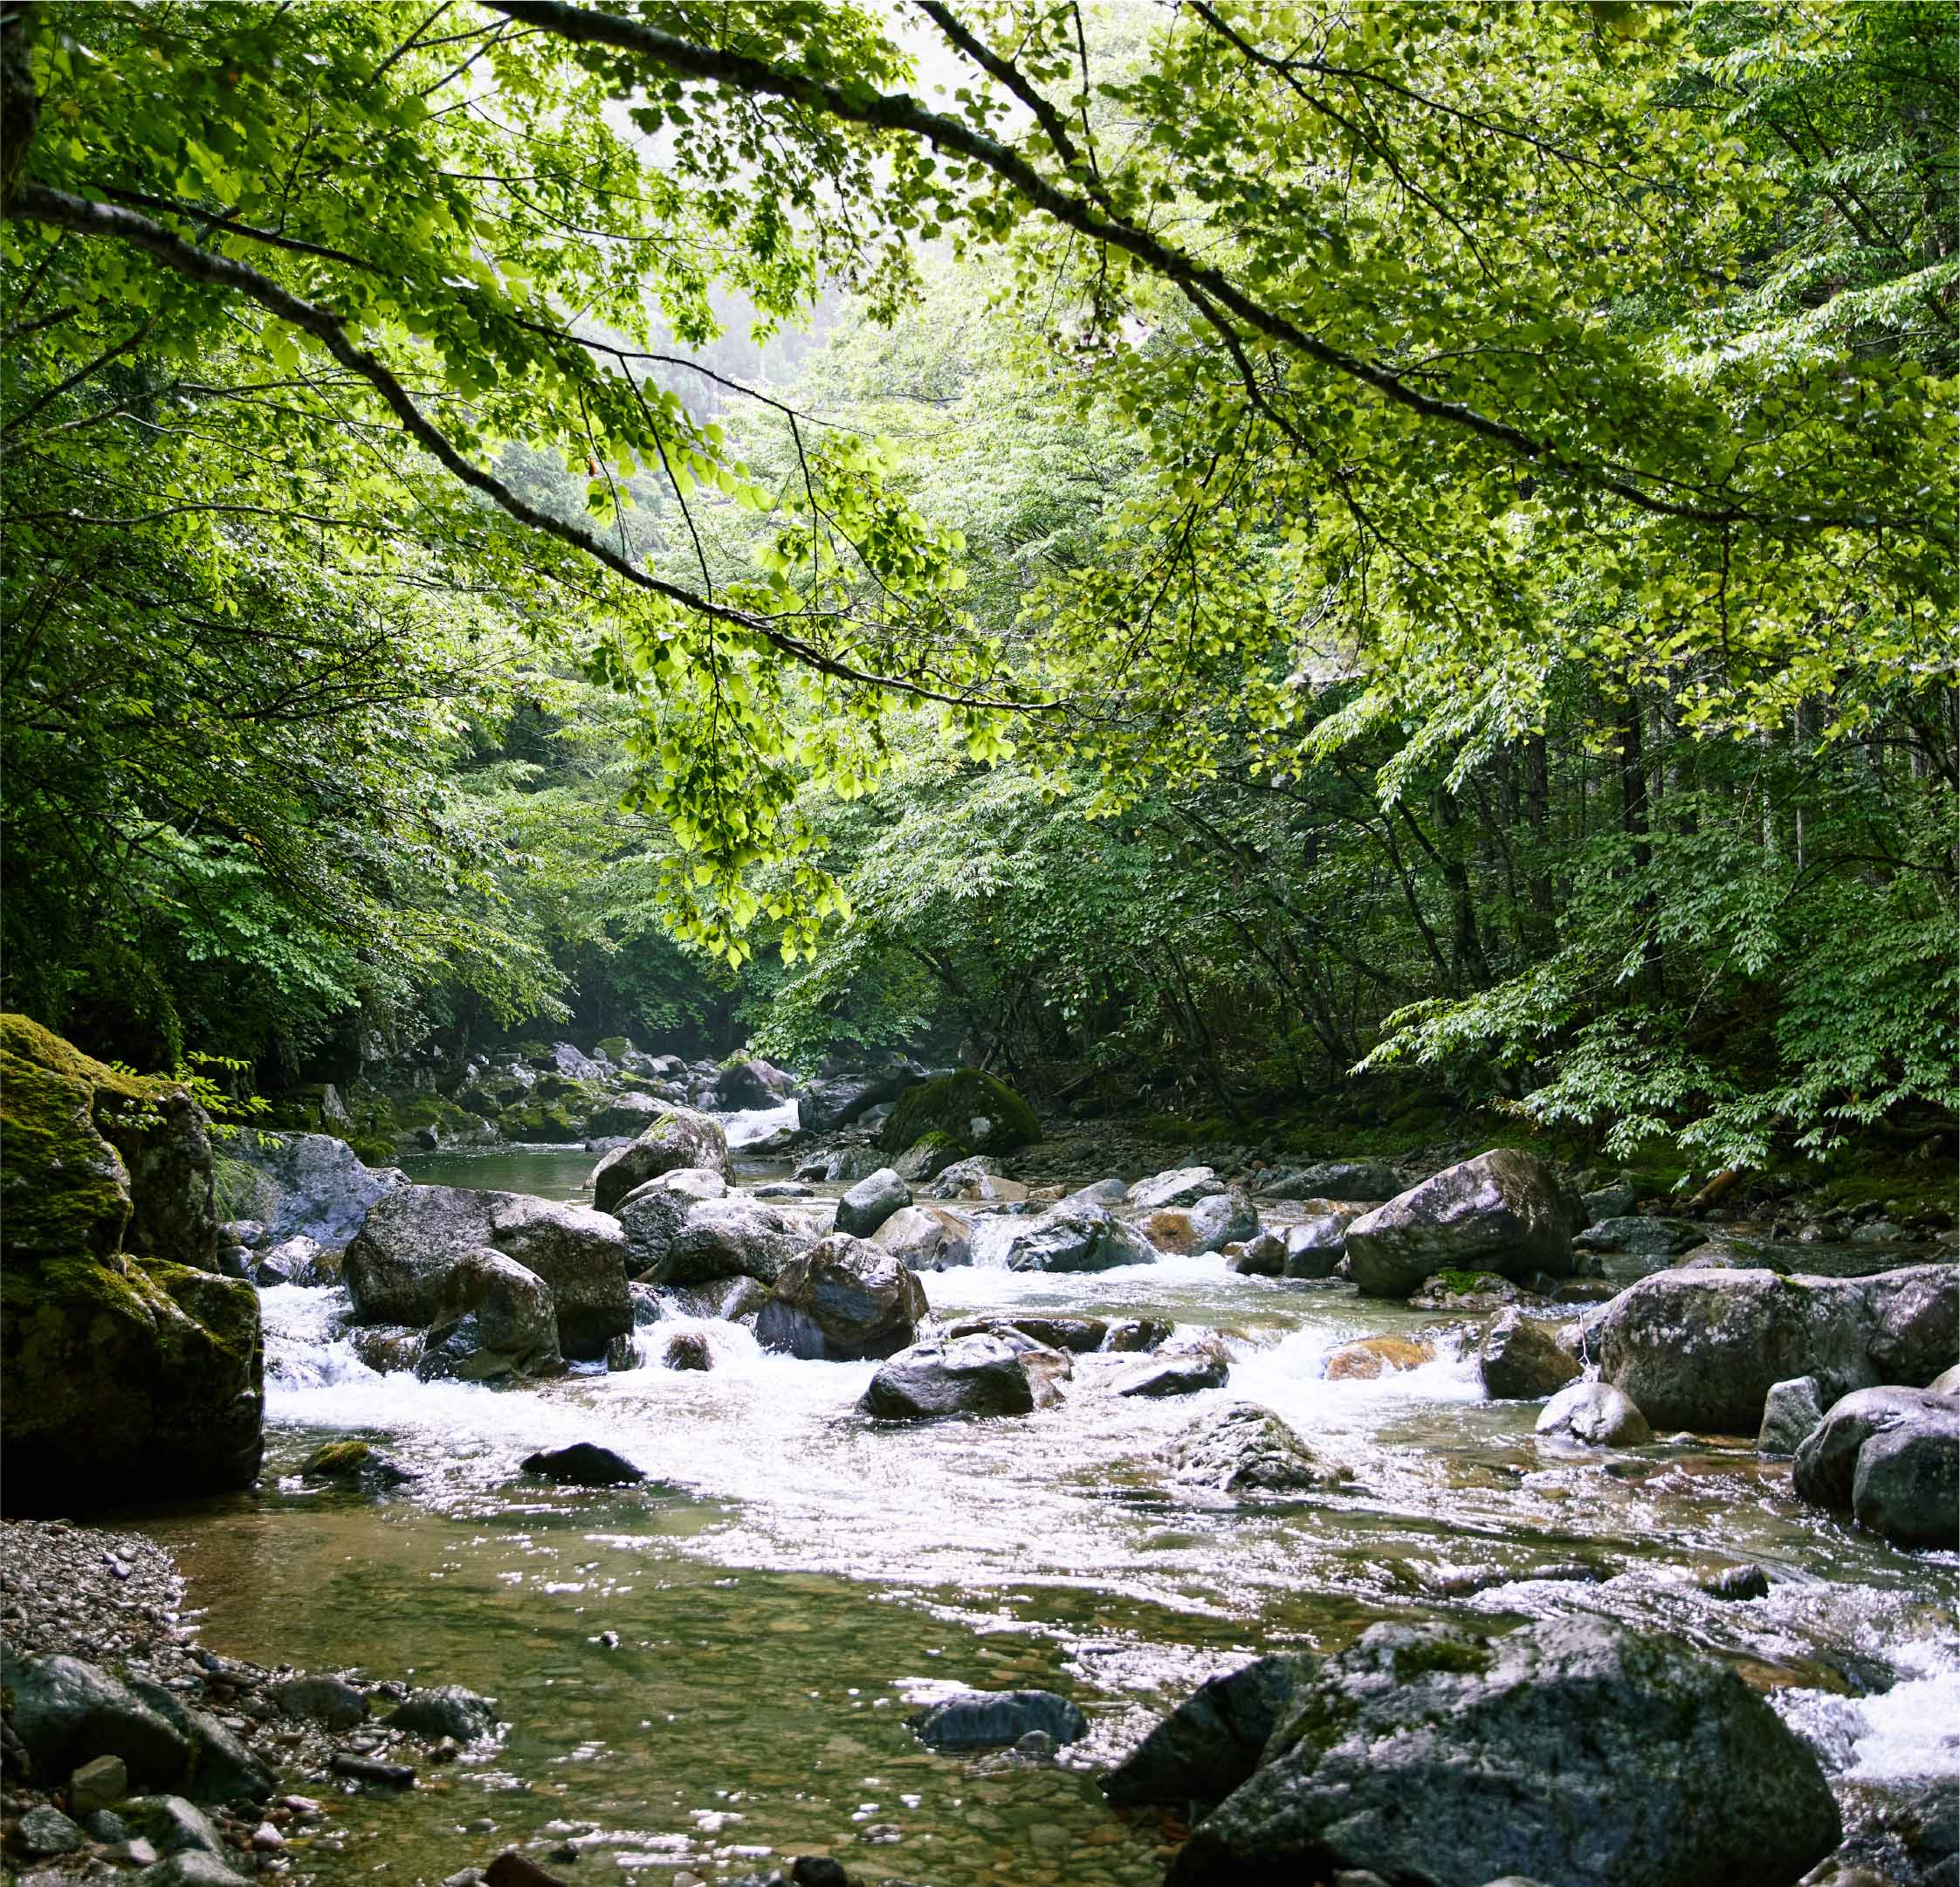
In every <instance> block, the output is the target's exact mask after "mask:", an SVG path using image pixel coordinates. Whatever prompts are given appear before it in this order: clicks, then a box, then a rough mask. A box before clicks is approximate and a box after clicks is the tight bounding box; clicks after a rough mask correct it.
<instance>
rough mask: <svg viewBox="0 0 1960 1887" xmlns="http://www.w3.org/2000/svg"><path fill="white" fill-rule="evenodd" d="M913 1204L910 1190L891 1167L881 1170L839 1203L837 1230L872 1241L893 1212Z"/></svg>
mask: <svg viewBox="0 0 1960 1887" xmlns="http://www.w3.org/2000/svg"><path fill="white" fill-rule="evenodd" d="M911 1202H912V1189H911V1187H909V1186H908V1185H906V1184H905V1182H904V1181H903V1180H902V1179H900V1178H899V1177H898V1175H897V1174H896V1173H894V1172H893V1171H892V1170H891V1167H879V1168H878V1170H877V1172H876V1173H873V1174H870V1175H869V1176H868V1177H866V1178H864V1179H862V1180H860V1181H858V1182H857V1183H856V1185H855V1186H854V1187H852V1188H851V1189H850V1190H849V1192H848V1193H846V1194H845V1195H843V1197H842V1199H840V1200H839V1201H838V1202H837V1221H836V1229H838V1230H839V1231H840V1232H849V1234H850V1235H851V1236H852V1237H854V1238H869V1237H870V1236H871V1234H872V1233H873V1232H875V1231H877V1229H878V1227H879V1226H881V1225H883V1224H884V1222H885V1221H886V1220H887V1219H889V1218H890V1217H891V1215H892V1214H893V1213H894V1212H897V1210H898V1209H900V1208H901V1207H903V1206H909V1205H910V1204H911Z"/></svg>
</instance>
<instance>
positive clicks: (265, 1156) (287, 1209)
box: [225, 1131, 407, 1251]
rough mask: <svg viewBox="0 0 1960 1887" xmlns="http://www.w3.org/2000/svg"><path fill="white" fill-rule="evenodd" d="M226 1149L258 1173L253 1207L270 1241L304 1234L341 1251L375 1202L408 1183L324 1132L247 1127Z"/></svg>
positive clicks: (352, 1238)
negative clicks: (262, 1130)
mask: <svg viewBox="0 0 1960 1887" xmlns="http://www.w3.org/2000/svg"><path fill="white" fill-rule="evenodd" d="M225 1153H226V1156H227V1157H228V1158H232V1159H236V1160H237V1161H239V1162H240V1164H241V1165H242V1166H243V1167H247V1168H249V1169H250V1170H251V1172H252V1173H254V1174H257V1175H258V1180H259V1188H258V1197H257V1198H256V1199H255V1201H254V1202H253V1208H254V1213H255V1216H258V1218H260V1219H262V1220H264V1222H265V1243H268V1244H278V1243H280V1242H281V1241H283V1240H285V1239H288V1238H298V1237H306V1238H311V1239H313V1240H315V1241H316V1242H317V1243H320V1245H321V1246H323V1247H324V1248H325V1249H326V1250H328V1251H344V1250H346V1249H347V1246H348V1245H349V1244H350V1243H352V1242H353V1240H354V1235H355V1234H356V1233H357V1232H359V1231H360V1229H361V1226H362V1224H363V1223H364V1222H366V1220H367V1217H368V1211H369V1209H371V1208H372V1207H373V1205H374V1203H375V1201H376V1200H377V1199H380V1198H381V1197H382V1195H384V1194H388V1193H391V1192H393V1191H394V1190H395V1188H397V1187H399V1186H403V1185H405V1184H407V1181H405V1180H403V1178H402V1175H401V1174H399V1173H397V1172H396V1171H395V1169H394V1168H393V1167H382V1168H380V1169H378V1170H377V1169H376V1168H375V1167H369V1166H366V1165H364V1164H363V1163H362V1162H361V1158H360V1156H359V1155H358V1154H355V1152H354V1149H353V1147H349V1146H348V1145H347V1142H346V1141H345V1140H335V1139H334V1137H333V1136H332V1135H331V1134H327V1133H252V1132H249V1131H248V1132H245V1133H240V1134H239V1135H238V1137H237V1140H235V1141H234V1142H232V1143H231V1144H230V1146H229V1147H226V1149H225Z"/></svg>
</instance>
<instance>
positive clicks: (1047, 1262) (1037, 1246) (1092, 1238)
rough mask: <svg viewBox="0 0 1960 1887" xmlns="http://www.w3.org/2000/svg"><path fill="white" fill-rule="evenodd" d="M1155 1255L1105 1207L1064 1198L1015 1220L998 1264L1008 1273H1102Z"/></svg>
mask: <svg viewBox="0 0 1960 1887" xmlns="http://www.w3.org/2000/svg"><path fill="white" fill-rule="evenodd" d="M1157 1257H1159V1252H1158V1250H1157V1248H1156V1246H1154V1245H1153V1244H1152V1243H1151V1242H1150V1241H1149V1240H1148V1239H1147V1238H1146V1237H1145V1236H1144V1235H1143V1234H1142V1233H1141V1232H1139V1231H1138V1229H1136V1227H1134V1226H1133V1225H1126V1224H1125V1223H1124V1222H1123V1221H1122V1220H1121V1219H1118V1218H1115V1217H1112V1216H1111V1214H1110V1213H1109V1212H1108V1211H1107V1210H1106V1209H1104V1208H1103V1207H1101V1206H1094V1205H1088V1204H1081V1205H1071V1204H1069V1202H1068V1201H1067V1200H1063V1202H1061V1203H1060V1204H1059V1205H1055V1206H1050V1207H1049V1209H1048V1210H1047V1211H1046V1212H1043V1213H1041V1214H1038V1215H1037V1216H1035V1217H1034V1218H1031V1219H1021V1220H1017V1221H1015V1222H1014V1230H1013V1233H1012V1235H1011V1236H1009V1237H1008V1241H1007V1243H1006V1245H1005V1247H1004V1248H1003V1250H1002V1252H1001V1257H1000V1261H999V1262H1000V1263H1001V1264H1004V1265H1005V1266H1006V1267H1007V1269H1008V1271H1110V1270H1111V1269H1113V1268H1114V1267H1115V1266H1117V1265H1119V1264H1152V1263H1153V1262H1154V1261H1155V1260H1156V1259H1157Z"/></svg>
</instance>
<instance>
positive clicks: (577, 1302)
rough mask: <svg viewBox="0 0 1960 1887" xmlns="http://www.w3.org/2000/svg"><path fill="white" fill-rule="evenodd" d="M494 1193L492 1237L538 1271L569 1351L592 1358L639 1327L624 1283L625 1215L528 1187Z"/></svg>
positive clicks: (491, 1240)
mask: <svg viewBox="0 0 1960 1887" xmlns="http://www.w3.org/2000/svg"><path fill="white" fill-rule="evenodd" d="M492 1196H493V1197H495V1198H496V1200H497V1205H496V1209H495V1210H494V1211H493V1212H492V1215H491V1220H490V1236H489V1238H488V1240H487V1241H486V1243H489V1244H492V1245H493V1246H495V1247H496V1249H497V1250H499V1251H501V1252H503V1253H504V1254H505V1257H512V1258H515V1259H516V1260H517V1262H518V1263H519V1264H521V1265H523V1266H524V1267H525V1269H526V1270H527V1271H535V1272H536V1273H537V1275H538V1276H539V1277H540V1278H543V1279H544V1281H545V1283H546V1284H547V1285H548V1286H549V1287H550V1289H551V1296H552V1302H553V1303H554V1304H555V1305H557V1307H558V1341H559V1344H560V1346H561V1347H562V1348H563V1350H564V1352H565V1353H566V1355H567V1356H575V1357H581V1358H585V1359H588V1360H589V1359H592V1358H595V1357H600V1356H603V1355H604V1354H605V1353H606V1345H607V1344H608V1343H609V1342H610V1341H611V1339H613V1338H615V1337H616V1336H620V1335H622V1334H623V1333H625V1332H627V1331H629V1330H630V1329H631V1328H632V1327H633V1302H632V1298H631V1296H630V1295H629V1292H628V1291H627V1288H626V1281H627V1278H626V1258H627V1250H626V1234H625V1233H624V1232H623V1231H622V1229H620V1223H619V1221H618V1220H617V1219H616V1218H614V1217H612V1216H611V1215H610V1214H609V1213H604V1212H596V1211H595V1210H594V1209H592V1208H591V1207H590V1206H580V1205H573V1204H570V1203H568V1202H566V1201H563V1200H558V1199H533V1197H531V1195H529V1194H526V1193H505V1194H499V1195H492Z"/></svg>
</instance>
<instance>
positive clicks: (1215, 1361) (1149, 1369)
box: [1116, 1333, 1232, 1396]
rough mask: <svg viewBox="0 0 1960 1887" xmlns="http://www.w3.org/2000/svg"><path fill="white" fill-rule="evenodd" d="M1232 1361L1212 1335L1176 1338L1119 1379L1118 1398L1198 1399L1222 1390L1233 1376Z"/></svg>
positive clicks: (1223, 1347) (1117, 1386)
mask: <svg viewBox="0 0 1960 1887" xmlns="http://www.w3.org/2000/svg"><path fill="white" fill-rule="evenodd" d="M1231 1369H1232V1359H1231V1357H1230V1355H1229V1354H1228V1352H1227V1350H1226V1347H1225V1346H1224V1345H1223V1344H1222V1343H1221V1342H1220V1341H1219V1339H1217V1338H1216V1337H1214V1336H1211V1335H1209V1334H1208V1333H1207V1334H1204V1335H1193V1336H1189V1337H1179V1338H1174V1339H1173V1340H1172V1341H1171V1342H1169V1343H1166V1344H1165V1345H1164V1346H1162V1347H1161V1348H1160V1349H1159V1350H1158V1351H1157V1353H1155V1355H1153V1356H1152V1358H1151V1360H1149V1361H1148V1362H1147V1363H1143V1364H1140V1365H1138V1367H1136V1368H1134V1369H1132V1370H1131V1371H1130V1372H1129V1373H1128V1374H1126V1375H1124V1376H1122V1377H1120V1378H1118V1381H1117V1385H1116V1394H1117V1395H1146V1396H1159V1395H1196V1394H1197V1393H1198V1392H1199V1391H1200V1389H1218V1388H1223V1387H1224V1386H1225V1381H1226V1379H1227V1378H1228V1376H1229V1375H1230V1374H1231Z"/></svg>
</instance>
